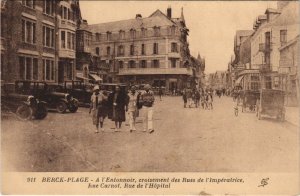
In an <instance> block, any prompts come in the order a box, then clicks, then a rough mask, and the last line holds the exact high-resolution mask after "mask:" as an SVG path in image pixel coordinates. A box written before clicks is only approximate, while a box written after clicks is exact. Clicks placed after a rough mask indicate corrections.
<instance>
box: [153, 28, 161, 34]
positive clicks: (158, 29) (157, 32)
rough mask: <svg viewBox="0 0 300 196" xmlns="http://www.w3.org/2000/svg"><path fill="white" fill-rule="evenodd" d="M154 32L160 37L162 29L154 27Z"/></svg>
mask: <svg viewBox="0 0 300 196" xmlns="http://www.w3.org/2000/svg"><path fill="white" fill-rule="evenodd" d="M153 30H154V36H159V35H160V27H157V26H155V27H153Z"/></svg>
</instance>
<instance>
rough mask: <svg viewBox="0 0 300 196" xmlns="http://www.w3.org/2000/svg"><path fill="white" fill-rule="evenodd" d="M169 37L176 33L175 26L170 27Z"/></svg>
mask: <svg viewBox="0 0 300 196" xmlns="http://www.w3.org/2000/svg"><path fill="white" fill-rule="evenodd" d="M170 30H171V35H175V33H176V27H175V26H171V29H170Z"/></svg>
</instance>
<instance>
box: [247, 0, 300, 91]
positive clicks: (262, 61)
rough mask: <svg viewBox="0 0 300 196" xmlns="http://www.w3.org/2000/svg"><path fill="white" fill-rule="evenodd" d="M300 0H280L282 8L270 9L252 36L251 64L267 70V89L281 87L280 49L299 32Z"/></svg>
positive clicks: (260, 20) (257, 22)
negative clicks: (296, 0) (279, 76)
mask: <svg viewBox="0 0 300 196" xmlns="http://www.w3.org/2000/svg"><path fill="white" fill-rule="evenodd" d="M298 6H299V4H298V2H285V1H279V2H278V9H272V8H268V9H267V10H266V12H265V15H264V16H260V17H258V19H257V21H256V22H255V24H254V26H253V28H254V30H255V32H254V34H253V36H252V38H251V64H252V66H253V67H258V68H259V69H260V70H261V71H262V72H264V73H266V74H267V75H266V74H265V75H264V77H263V79H264V82H263V83H264V84H266V86H264V88H279V78H278V77H277V76H276V74H277V73H278V68H279V62H280V50H279V48H280V47H282V46H283V45H285V44H286V43H287V42H289V41H290V40H292V39H293V38H295V37H296V36H297V35H299V22H300V20H299V10H298Z"/></svg>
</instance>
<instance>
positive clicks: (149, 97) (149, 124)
mask: <svg viewBox="0 0 300 196" xmlns="http://www.w3.org/2000/svg"><path fill="white" fill-rule="evenodd" d="M144 88H145V92H143V93H142V94H141V96H140V101H141V102H142V104H143V109H142V111H143V126H144V129H143V131H148V132H149V133H153V132H154V129H153V104H154V93H153V92H152V91H151V90H150V89H151V86H150V85H149V84H146V85H145V87H144Z"/></svg>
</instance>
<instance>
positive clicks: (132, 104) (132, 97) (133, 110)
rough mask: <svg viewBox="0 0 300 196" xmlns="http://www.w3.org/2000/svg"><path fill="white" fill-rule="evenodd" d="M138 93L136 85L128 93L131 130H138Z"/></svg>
mask: <svg viewBox="0 0 300 196" xmlns="http://www.w3.org/2000/svg"><path fill="white" fill-rule="evenodd" d="M137 103H138V93H136V87H135V86H131V88H130V92H129V93H128V117H129V127H130V132H132V131H136V128H135V119H136V117H137V114H138V107H137V106H138V104H137Z"/></svg>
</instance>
